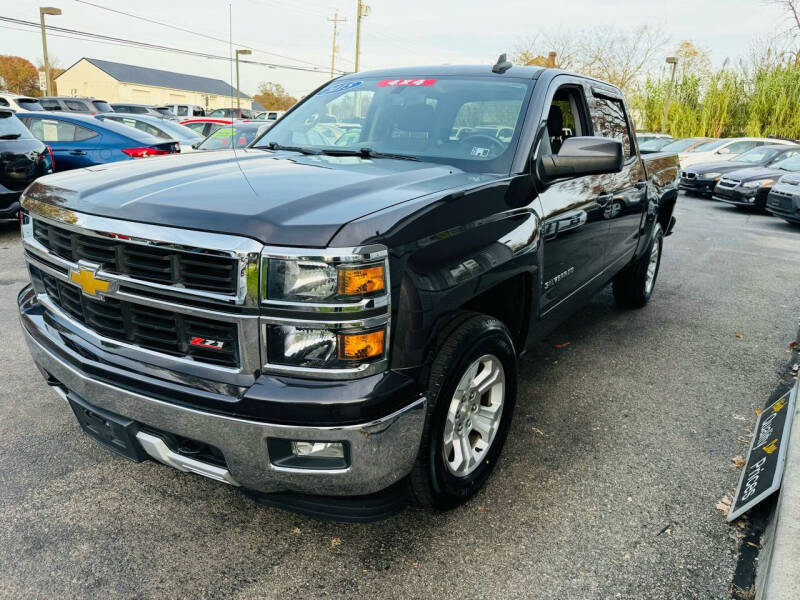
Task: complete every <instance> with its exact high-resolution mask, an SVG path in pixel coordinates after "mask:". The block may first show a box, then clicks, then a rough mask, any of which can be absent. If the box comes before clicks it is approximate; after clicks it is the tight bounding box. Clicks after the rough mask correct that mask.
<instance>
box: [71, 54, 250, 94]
mask: <svg viewBox="0 0 800 600" xmlns="http://www.w3.org/2000/svg"><path fill="white" fill-rule="evenodd" d="M84 60H86V61H87V62H90V63H91V64H93V65H94V66H95V67H97V68H98V69H100V70H102V71H104V72H105V73H107V74H108V75H110V76H111V77H113V78H114V79H116V80H117V81H119V82H123V83H137V84H139V85H148V86H153V87H161V88H172V89H176V90H187V91H190V92H200V93H202V94H214V95H217V96H236V88H235V87H233V86H231V85H229V84H228V83H226V82H224V81H222V80H221V79H214V78H212V77H200V76H198V75H187V74H186V73H175V72H173V71H162V70H161V69H151V68H149V67H138V66H136V65H126V64H123V63H117V62H111V61H110V60H100V59H97V58H85V59H84ZM240 96H241V97H242V98H247V99H250V96H248V95H247V94H245V93H244V92H240Z"/></svg>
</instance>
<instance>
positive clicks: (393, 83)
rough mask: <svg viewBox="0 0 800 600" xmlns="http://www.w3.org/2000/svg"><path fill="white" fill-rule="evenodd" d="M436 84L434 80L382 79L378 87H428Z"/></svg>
mask: <svg viewBox="0 0 800 600" xmlns="http://www.w3.org/2000/svg"><path fill="white" fill-rule="evenodd" d="M434 83H436V80H435V79H384V80H383V81H379V82H378V87H400V86H403V85H415V86H420V87H424V86H429V85H433V84H434Z"/></svg>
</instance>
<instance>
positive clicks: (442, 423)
mask: <svg viewBox="0 0 800 600" xmlns="http://www.w3.org/2000/svg"><path fill="white" fill-rule="evenodd" d="M432 360H433V362H432V365H431V371H430V377H429V381H428V389H427V391H426V398H427V399H428V404H427V411H428V413H427V416H426V419H425V429H424V431H423V436H422V442H421V444H420V449H419V454H418V456H417V460H416V462H415V463H414V467H413V469H412V471H411V474H410V475H409V487H410V492H411V498H412V500H414V501H415V502H416V503H417V504H420V505H422V506H427V507H433V508H436V509H439V510H448V509H451V508H454V507H456V506H458V505H460V504H463V503H464V502H466V501H467V500H469V499H470V498H472V496H474V495H475V494H476V493H477V492H478V490H480V489H481V487H483V485H484V483H485V482H486V480H487V479H488V478H489V475H490V474H491V472H492V470H493V469H494V466H495V464H496V462H497V459H498V458H499V456H500V452H501V450H502V448H503V444H504V442H505V439H506V436H507V435H508V429H509V427H510V424H511V418H512V414H513V412H514V405H515V402H516V391H517V358H516V352H515V350H514V344H513V342H512V340H511V336H510V334H509V332H508V329H507V328H506V326H505V325H503V323H502V322H500V321H498V320H497V319H495V318H493V317H490V316H488V315H482V314H475V313H461V314H459V315H458V316H457V317H456V318H455V319H454V320H453V321H452V322H451V325H450V326H449V327H447V328H445V330H444V331H443V335H442V336H441V337H440V342H439V344H437V347H436V348H435V350H434V354H433V356H432Z"/></svg>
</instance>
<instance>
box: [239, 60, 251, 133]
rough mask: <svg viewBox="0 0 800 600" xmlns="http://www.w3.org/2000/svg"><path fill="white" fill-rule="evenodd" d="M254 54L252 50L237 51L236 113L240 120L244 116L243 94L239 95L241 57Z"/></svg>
mask: <svg viewBox="0 0 800 600" xmlns="http://www.w3.org/2000/svg"><path fill="white" fill-rule="evenodd" d="M252 53H253V52H252V51H251V50H236V112H237V113H238V114H237V116H238V117H239V118H241V116H242V107H241V94H240V93H239V55H240V54H243V55H248V54H252Z"/></svg>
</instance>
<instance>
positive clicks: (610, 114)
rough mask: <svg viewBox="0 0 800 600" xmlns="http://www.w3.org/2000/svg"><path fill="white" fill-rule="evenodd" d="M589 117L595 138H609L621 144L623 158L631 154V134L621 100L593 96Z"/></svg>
mask: <svg viewBox="0 0 800 600" xmlns="http://www.w3.org/2000/svg"><path fill="white" fill-rule="evenodd" d="M592 99H593V102H592V108H591V115H592V126H593V127H594V134H595V135H596V136H597V137H604V138H611V139H615V140H619V141H620V142H622V151H623V153H624V154H625V158H626V159H628V158H630V156H631V154H633V149H632V148H631V132H630V129H629V128H628V119H627V118H626V116H625V106H624V105H623V104H622V100H617V99H616V98H607V97H605V96H593V98H592Z"/></svg>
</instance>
